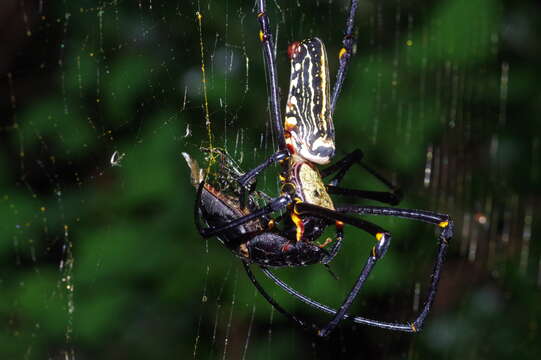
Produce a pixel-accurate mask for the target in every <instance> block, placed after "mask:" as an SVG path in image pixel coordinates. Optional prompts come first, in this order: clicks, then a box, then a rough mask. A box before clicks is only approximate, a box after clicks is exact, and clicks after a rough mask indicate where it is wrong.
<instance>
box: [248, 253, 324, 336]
mask: <svg viewBox="0 0 541 360" xmlns="http://www.w3.org/2000/svg"><path fill="white" fill-rule="evenodd" d="M242 265H243V266H244V270H245V271H246V275H248V278H249V279H250V281H251V282H252V284H254V286H255V288H256V289H257V290H258V291H259V293H260V294H261V295H262V296H263V297H264V298H265V300H267V302H268V303H269V304H271V305H272V306H273V307H274V309H276V311H278V312H279V313H281V314H283V315H284V316H285V317H287V318H288V319H289V320H291V321H293V322H294V323H297V325H299V326H300V327H302V328H304V329H306V330H314V329H317V326H316V325H315V324H307V323H305V322H304V321H302V320H301V319H299V318H298V317H296V316H295V315H293V314H291V313H290V312H289V311H287V310H285V309H284V308H283V307H282V306H280V304H278V303H277V302H276V300H274V299H273V297H272V296H270V295H269V294H268V293H267V292H266V291H265V289H264V288H263V286H261V284H260V283H259V281H257V279H256V277H255V275H254V273H253V272H252V270H251V269H250V265H248V264H247V263H246V262H245V261H242Z"/></svg>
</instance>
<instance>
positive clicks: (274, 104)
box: [257, 0, 286, 150]
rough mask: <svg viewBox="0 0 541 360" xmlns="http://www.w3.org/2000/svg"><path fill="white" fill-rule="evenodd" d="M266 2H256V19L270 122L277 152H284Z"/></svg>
mask: <svg viewBox="0 0 541 360" xmlns="http://www.w3.org/2000/svg"><path fill="white" fill-rule="evenodd" d="M265 9H266V2H265V0H258V1H257V19H258V21H259V27H260V30H259V40H260V41H261V46H262V49H263V57H264V58H265V72H266V74H267V79H268V82H267V84H268V94H269V100H270V103H269V107H270V116H271V122H272V125H273V129H274V131H275V134H273V135H274V136H275V137H277V139H278V148H279V150H286V143H285V138H284V136H283V135H284V128H283V125H282V112H281V110H280V109H281V105H280V97H279V94H278V76H277V71H276V59H275V57H274V53H273V50H274V41H273V36H272V32H271V29H270V21H269V17H268V16H267V13H266V12H265Z"/></svg>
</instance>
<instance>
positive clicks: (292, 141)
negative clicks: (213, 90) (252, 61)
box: [185, 0, 453, 336]
mask: <svg viewBox="0 0 541 360" xmlns="http://www.w3.org/2000/svg"><path fill="white" fill-rule="evenodd" d="M356 8H357V0H352V1H351V3H350V7H349V14H348V18H347V21H346V30H345V36H344V38H343V42H342V43H343V48H342V49H341V50H340V53H339V69H338V73H337V76H336V81H335V84H334V87H333V90H332V94H331V92H330V86H329V71H328V65H327V64H328V62H327V54H326V51H325V47H324V45H323V43H322V41H321V40H320V39H318V38H310V39H306V40H303V41H301V42H296V43H293V44H291V45H290V46H289V49H288V54H289V56H290V59H291V76H290V87H289V93H288V98H287V105H286V113H285V117H284V123H283V124H282V115H281V111H280V108H281V106H280V99H279V96H278V84H277V75H276V66H275V58H274V55H273V48H274V44H273V39H272V33H271V31H270V25H269V18H268V16H267V14H266V13H265V1H264V0H259V1H258V14H257V18H258V20H259V23H260V33H259V38H260V40H261V43H262V47H263V55H264V58H265V69H266V72H267V77H268V79H269V81H268V91H269V105H270V117H271V121H272V125H273V128H274V131H275V134H277V135H278V147H279V149H278V151H277V152H276V153H274V154H273V155H272V156H271V157H269V158H268V159H267V160H266V161H265V162H263V163H262V164H260V165H258V166H256V167H255V168H254V169H252V170H250V171H248V172H246V173H242V172H241V171H240V170H239V169H238V167H236V165H234V164H233V162H232V161H231V159H229V158H228V157H227V156H226V155H225V154H224V153H222V152H219V153H218V157H221V159H222V160H221V161H220V164H221V165H222V169H221V171H222V172H221V174H222V175H221V176H219V179H218V180H219V181H220V182H221V183H222V185H223V184H224V183H225V187H226V188H228V190H229V192H230V194H226V193H225V192H224V191H222V189H218V188H216V187H213V186H211V185H210V184H208V183H207V182H206V180H205V175H204V174H203V173H202V171H200V170H199V169H198V166H197V164H196V163H195V162H194V161H193V160H191V158H190V157H189V156H188V155H187V154H186V155H185V157H186V160H187V161H188V164H189V165H190V168H191V170H192V171H191V173H192V182H193V184H194V185H196V186H197V187H198V191H197V200H196V207H195V217H196V225H197V227H198V230H199V232H200V233H201V235H202V236H203V237H211V236H217V237H218V238H219V239H220V240H221V241H222V242H223V243H224V244H225V245H226V246H227V247H228V248H229V249H231V250H232V251H233V252H234V253H235V254H236V255H237V256H239V257H240V258H241V259H242V261H243V264H244V268H245V270H246V272H247V274H248V277H249V278H250V280H251V281H252V282H253V284H254V286H255V287H256V288H257V289H258V290H259V292H260V293H261V294H262V295H263V297H265V299H266V300H267V301H268V302H269V303H271V304H272V305H273V306H274V307H275V308H276V309H277V310H278V311H279V312H281V313H283V314H284V315H286V316H287V317H289V318H290V319H291V320H293V321H295V322H296V323H297V324H299V325H301V326H303V327H308V325H307V324H306V322H304V321H303V320H300V319H298V318H297V317H295V316H294V315H292V314H290V313H289V312H287V311H286V310H285V309H283V308H282V307H281V306H280V305H279V304H278V303H276V301H275V300H274V299H273V298H272V297H271V296H270V295H269V294H268V293H267V292H266V291H265V290H264V289H263V287H262V286H261V285H260V284H259V282H258V281H257V279H256V278H255V276H254V274H253V273H252V272H251V270H250V268H249V264H257V265H259V266H260V267H261V269H262V271H263V273H264V274H265V275H266V276H268V277H269V278H270V279H271V280H273V281H274V283H276V284H277V285H278V286H280V287H281V288H282V289H284V290H285V291H287V292H288V293H289V294H291V295H293V296H295V297H296V298H298V299H299V300H301V301H303V302H305V303H307V304H309V305H311V306H313V307H315V308H317V309H319V310H321V311H324V312H327V313H330V314H333V315H334V316H333V318H332V319H331V321H330V322H329V323H328V324H327V325H325V326H324V327H322V328H318V327H317V326H315V325H313V324H311V325H310V326H309V327H312V328H316V329H317V334H318V335H319V336H326V335H328V334H329V333H330V332H331V331H332V330H333V329H334V328H335V327H336V326H337V325H338V324H339V323H340V321H342V320H343V319H345V318H350V319H351V320H353V321H354V322H357V323H362V324H367V325H371V326H377V327H382V328H386V329H390V330H397V331H405V332H416V331H419V330H420V329H421V327H422V325H423V322H424V320H425V318H426V316H427V315H428V312H429V310H430V308H431V306H432V303H433V301H434V298H435V295H436V290H437V285H438V281H439V278H440V274H441V267H442V264H443V261H444V257H445V253H446V251H447V247H448V241H449V239H450V238H451V237H452V234H453V225H452V222H451V221H450V219H449V216H448V215H444V214H438V213H434V212H430V211H421V210H410V209H398V208H391V207H377V206H355V205H348V206H335V205H334V202H333V201H332V199H331V197H330V194H339V195H346V196H349V197H352V198H364V199H370V200H376V201H379V202H382V203H386V204H389V205H396V204H397V203H398V202H399V201H400V198H401V193H400V191H398V190H397V189H396V187H394V186H393V185H392V184H391V182H389V181H387V180H386V179H385V178H383V177H382V176H380V175H379V174H378V173H377V172H375V171H374V170H372V169H371V168H370V167H368V166H367V165H366V164H365V163H364V162H363V160H362V157H363V156H362V152H361V151H360V150H355V151H353V152H351V153H350V154H348V155H346V156H345V157H344V158H343V159H342V160H340V161H338V162H336V163H335V164H333V165H330V166H328V167H327V168H325V169H323V170H321V171H320V170H318V169H317V167H316V164H317V165H325V164H328V163H329V162H330V160H331V158H332V157H333V155H334V152H335V145H334V127H333V123H332V114H333V112H334V108H335V105H336V101H337V99H338V96H339V94H340V91H341V88H342V84H343V81H344V78H345V74H346V70H347V67H348V64H349V60H350V57H351V54H352V47H353V42H354V41H353V36H352V33H353V27H354V17H355V11H356ZM211 152H212V150H211ZM211 155H212V156H213V157H215V156H216V153H213V154H211ZM276 162H278V163H279V164H281V166H282V173H281V175H280V185H281V187H280V188H281V191H280V196H278V197H275V198H272V197H270V196H267V195H266V194H264V193H263V192H260V191H256V190H254V184H255V182H254V180H255V177H256V176H257V175H258V174H259V173H260V172H262V171H263V170H264V169H265V168H266V167H268V166H269V165H271V164H273V163H276ZM354 164H358V165H360V167H361V168H363V169H364V170H366V171H367V172H368V173H369V174H370V175H372V176H375V177H376V178H377V179H378V180H379V181H380V182H381V183H383V184H384V185H385V186H386V187H387V188H388V189H389V191H388V192H379V191H362V190H356V189H347V188H343V187H339V184H340V182H341V181H342V179H343V178H344V176H345V174H346V172H348V171H349V169H350V168H351V166H353V165H354ZM333 174H334V176H332V177H331V179H330V180H329V181H328V182H327V184H325V183H324V182H323V179H324V178H327V177H330V176H331V175H333ZM207 175H208V174H207ZM262 202H263V203H264V204H263V205H261V203H262ZM278 211H283V214H282V215H281V216H279V217H276V218H272V217H271V214H273V213H275V212H278ZM350 214H358V215H379V216H392V217H399V218H407V219H412V220H417V221H422V222H426V223H430V224H433V225H436V226H437V227H438V228H439V229H440V235H439V246H438V250H437V255H436V262H435V265H434V269H433V272H432V280H431V282H430V288H429V291H428V295H427V299H426V300H425V302H424V305H423V308H422V310H421V311H420V313H419V315H418V316H417V318H416V319H415V320H414V321H413V322H411V323H404V324H400V323H390V322H384V321H377V320H371V319H366V318H362V317H353V316H351V315H348V311H349V309H350V307H351V305H352V303H353V301H354V299H355V298H356V296H357V294H358V293H359V291H360V290H361V288H362V287H363V285H364V283H365V281H366V279H367V277H368V276H369V274H370V273H371V271H372V270H373V268H374V266H375V264H376V263H377V261H378V260H380V259H381V258H382V257H383V256H384V255H385V253H386V251H387V249H388V248H389V245H390V241H391V234H390V232H388V231H387V230H385V229H383V228H381V227H380V226H378V225H376V224H373V223H371V222H368V221H366V220H364V219H361V218H359V217H356V216H352V215H350ZM200 217H202V218H203V220H204V221H205V222H206V223H207V225H208V227H207V228H203V226H202V225H201V224H200V221H199V218H200ZM344 224H350V225H352V226H355V227H357V228H359V229H361V230H363V231H365V232H367V233H369V234H371V235H372V236H373V237H374V238H375V240H376V244H375V246H374V247H373V248H372V250H371V252H370V254H369V256H368V259H367V260H366V263H365V265H364V267H363V269H362V270H361V273H360V274H359V277H358V278H357V281H356V282H355V284H354V286H353V288H352V289H351V290H350V292H349V294H348V295H347V297H346V298H345V300H344V301H343V303H342V305H341V306H340V308H339V309H338V310H334V309H331V308H329V307H327V306H325V305H322V304H320V303H318V302H316V301H314V300H312V299H310V298H308V297H306V296H305V295H303V294H301V293H299V292H298V291H296V290H295V289H293V288H291V287H290V286H289V285H287V284H285V283H284V282H282V281H281V280H280V279H278V278H277V277H276V276H275V275H274V274H273V273H272V272H271V271H270V270H269V268H278V267H286V266H305V265H310V264H316V263H322V264H325V265H326V264H328V263H329V262H330V261H331V260H332V259H333V258H334V256H335V255H336V254H337V253H338V251H339V249H340V247H341V244H342V240H343V237H344V233H343V227H344ZM329 225H335V227H336V238H335V241H334V243H332V245H331V246H330V248H329V249H328V250H327V249H325V246H326V245H328V244H329V243H331V242H332V240H331V239H327V240H326V241H325V242H324V243H323V244H318V243H317V242H316V240H317V239H318V238H319V237H320V236H321V235H322V233H323V232H324V230H325V228H326V227H327V226H329Z"/></svg>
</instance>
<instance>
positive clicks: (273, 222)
mask: <svg viewBox="0 0 541 360" xmlns="http://www.w3.org/2000/svg"><path fill="white" fill-rule="evenodd" d="M274 225H276V222H275V221H274V219H270V220H269V222H268V223H267V228H268V229H269V230H270V229H272V228H274Z"/></svg>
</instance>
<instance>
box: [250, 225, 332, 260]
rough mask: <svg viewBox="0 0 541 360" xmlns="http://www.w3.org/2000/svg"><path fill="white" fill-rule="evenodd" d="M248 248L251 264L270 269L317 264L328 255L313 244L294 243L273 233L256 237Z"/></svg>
mask: <svg viewBox="0 0 541 360" xmlns="http://www.w3.org/2000/svg"><path fill="white" fill-rule="evenodd" d="M246 246H247V249H248V253H249V259H250V262H252V263H255V264H258V265H261V266H268V267H286V266H305V265H311V264H317V263H320V262H321V260H322V259H323V257H324V256H325V255H326V254H327V253H326V252H325V251H323V250H322V249H320V248H319V247H318V246H316V245H314V244H312V243H308V242H304V241H298V242H292V241H290V240H289V239H287V238H285V237H283V236H281V235H279V234H277V233H272V232H265V233H262V234H260V235H257V236H255V237H254V238H253V239H251V240H250V241H248V242H247V243H246Z"/></svg>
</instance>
